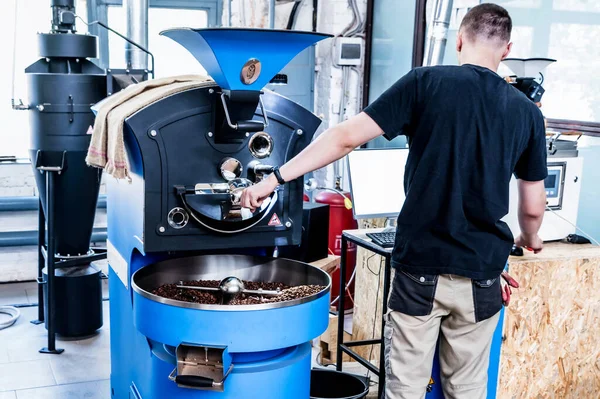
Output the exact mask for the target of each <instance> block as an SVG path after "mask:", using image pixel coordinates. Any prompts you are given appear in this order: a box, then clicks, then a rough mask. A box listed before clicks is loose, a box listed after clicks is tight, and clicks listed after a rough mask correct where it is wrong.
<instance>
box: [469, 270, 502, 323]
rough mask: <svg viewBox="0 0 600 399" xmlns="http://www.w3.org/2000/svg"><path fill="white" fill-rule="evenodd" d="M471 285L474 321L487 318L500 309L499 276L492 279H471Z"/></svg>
mask: <svg viewBox="0 0 600 399" xmlns="http://www.w3.org/2000/svg"><path fill="white" fill-rule="evenodd" d="M472 285H473V306H474V307H475V321H476V322H480V321H483V320H486V319H489V318H490V317H492V316H494V315H495V314H496V313H498V312H499V311H500V310H501V309H502V291H501V287H500V277H499V276H498V277H497V278H494V279H487V280H473V283H472Z"/></svg>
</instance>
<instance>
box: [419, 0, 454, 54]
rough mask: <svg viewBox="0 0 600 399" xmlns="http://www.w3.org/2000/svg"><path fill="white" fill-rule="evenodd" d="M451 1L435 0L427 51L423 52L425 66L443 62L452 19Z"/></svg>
mask: <svg viewBox="0 0 600 399" xmlns="http://www.w3.org/2000/svg"><path fill="white" fill-rule="evenodd" d="M452 3H453V1H452V0H436V3H435V14H434V16H433V23H432V24H431V27H430V28H429V35H428V36H429V37H428V41H427V51H426V52H425V54H426V57H425V62H424V65H426V66H433V65H441V64H442V63H443V62H444V53H445V52H446V42H447V39H448V27H449V26H450V18H451V17H452Z"/></svg>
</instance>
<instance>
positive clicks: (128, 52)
mask: <svg viewBox="0 0 600 399" xmlns="http://www.w3.org/2000/svg"><path fill="white" fill-rule="evenodd" d="M123 7H124V8H125V13H126V14H125V15H126V21H127V37H128V38H129V39H131V40H132V41H134V42H136V43H138V44H139V45H140V46H142V47H144V48H148V0H123ZM125 61H126V62H127V68H129V69H148V55H147V54H145V53H144V52H143V51H141V50H140V49H138V48H136V47H134V46H132V45H131V44H129V43H126V44H125Z"/></svg>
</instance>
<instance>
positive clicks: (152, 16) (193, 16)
mask: <svg viewBox="0 0 600 399" xmlns="http://www.w3.org/2000/svg"><path fill="white" fill-rule="evenodd" d="M108 25H109V26H110V27H111V28H113V29H115V30H116V31H118V32H121V33H124V32H126V30H127V28H126V25H125V12H124V10H123V7H122V6H109V7H108ZM176 26H179V27H181V26H185V27H191V28H206V27H207V26H208V13H207V12H206V11H205V10H185V9H177V8H150V9H149V10H148V50H149V51H150V52H152V53H153V54H154V60H155V69H156V77H157V78H161V77H165V76H173V75H182V74H203V73H206V71H205V70H204V68H202V66H201V65H200V64H199V63H198V61H197V60H196V59H195V58H194V57H193V56H192V55H191V54H190V53H189V52H188V51H187V50H186V49H184V48H183V47H181V46H180V45H179V44H177V43H175V42H174V41H173V40H171V39H169V38H167V37H164V36H160V35H159V33H160V32H161V31H163V30H165V29H169V28H172V27H176ZM108 43H109V54H110V58H109V60H110V67H111V68H125V66H126V63H125V43H126V42H125V40H123V39H121V38H120V37H118V36H116V35H109V40H108ZM148 62H149V61H148Z"/></svg>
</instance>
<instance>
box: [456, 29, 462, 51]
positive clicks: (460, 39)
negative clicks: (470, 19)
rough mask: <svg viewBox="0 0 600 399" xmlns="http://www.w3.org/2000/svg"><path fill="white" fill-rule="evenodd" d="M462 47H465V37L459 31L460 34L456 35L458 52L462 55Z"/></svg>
mask: <svg viewBox="0 0 600 399" xmlns="http://www.w3.org/2000/svg"><path fill="white" fill-rule="evenodd" d="M462 46H463V35H462V32H461V31H458V33H457V34H456V51H457V52H459V53H460V52H461V51H462Z"/></svg>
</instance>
